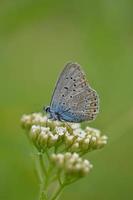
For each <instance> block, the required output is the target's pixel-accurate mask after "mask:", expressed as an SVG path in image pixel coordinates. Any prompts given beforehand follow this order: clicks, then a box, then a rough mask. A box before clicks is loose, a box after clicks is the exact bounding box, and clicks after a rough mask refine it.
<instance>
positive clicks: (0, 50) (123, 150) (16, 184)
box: [0, 0, 133, 200]
mask: <svg viewBox="0 0 133 200" xmlns="http://www.w3.org/2000/svg"><path fill="white" fill-rule="evenodd" d="M67 61H76V62H78V63H80V64H81V65H82V67H83V68H84V70H85V72H86V74H87V78H88V80H89V82H90V83H91V85H92V86H93V87H94V88H95V89H96V90H97V91H98V93H99V95H100V101H101V103H100V106H101V108H100V110H101V111H100V114H99V116H98V118H97V119H96V121H95V122H93V123H91V124H90V126H92V127H97V128H99V129H101V130H102V132H103V133H104V134H107V135H108V136H109V143H108V145H107V146H106V147H105V148H104V149H103V150H101V151H96V152H94V153H91V154H89V155H88V158H89V159H90V161H91V162H92V163H93V165H94V168H93V170H92V172H91V173H90V175H89V176H88V177H87V178H85V179H83V180H81V181H80V182H77V183H75V184H74V185H73V186H70V187H68V188H66V190H65V192H64V193H63V195H62V197H61V199H63V200H67V199H76V200H80V199H84V200H89V199H95V200H96V199H100V200H112V199H114V200H125V199H129V200H130V199H133V159H132V157H133V156H132V154H133V148H132V147H133V142H132V140H133V133H132V132H133V131H132V130H133V123H132V121H133V1H132V0H117V1H115V0H100V1H96V0H94V1H89V0H79V1H78V0H71V1H70V0H67V1H65V0H57V1H50V0H46V1H45V0H36V1H35V0H1V1H0V93H1V95H0V127H1V131H0V199H4V200H17V199H19V200H23V199H25V200H36V199H37V196H38V190H39V186H38V183H37V180H36V177H35V175H34V170H33V162H32V158H31V146H30V145H29V142H28V140H27V138H26V136H25V134H24V131H23V130H21V127H20V117H21V115H22V114H23V113H31V112H39V111H41V110H42V107H43V106H44V105H48V104H49V101H50V98H51V93H52V90H53V88H54V85H55V82H56V79H57V77H58V74H59V72H60V71H61V70H62V68H63V65H64V64H65V63H66V62H67Z"/></svg>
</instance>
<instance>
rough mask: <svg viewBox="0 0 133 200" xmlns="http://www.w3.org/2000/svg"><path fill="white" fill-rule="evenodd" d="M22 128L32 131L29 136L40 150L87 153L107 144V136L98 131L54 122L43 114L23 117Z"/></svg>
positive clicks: (77, 125) (78, 125) (76, 124)
mask: <svg viewBox="0 0 133 200" xmlns="http://www.w3.org/2000/svg"><path fill="white" fill-rule="evenodd" d="M21 122H22V127H23V128H24V129H27V130H30V132H29V136H30V139H31V140H32V141H33V143H34V144H35V146H36V147H37V148H38V149H39V150H46V149H47V148H51V147H56V150H59V151H60V149H64V150H65V151H69V152H77V153H81V154H82V153H86V152H88V151H92V150H95V149H100V148H102V147H104V146H105V144H106V143H107V136H103V135H101V132H100V131H99V130H98V129H94V128H90V127H88V126H87V127H86V128H85V129H82V128H81V126H80V124H78V123H65V122H59V121H52V120H49V119H48V118H47V116H43V115H42V114H41V113H33V114H30V115H23V116H22V119H21Z"/></svg>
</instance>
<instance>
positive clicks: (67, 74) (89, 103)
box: [45, 62, 99, 123]
mask: <svg viewBox="0 0 133 200" xmlns="http://www.w3.org/2000/svg"><path fill="white" fill-rule="evenodd" d="M45 111H46V113H48V114H49V119H53V120H59V121H67V122H74V123H79V122H83V121H89V120H94V119H95V118H96V116H97V114H98V111H99V98H98V95H97V92H96V91H95V90H93V89H92V88H91V87H90V85H89V84H88V82H87V80H86V78H85V74H84V72H83V71H82V70H81V68H80V65H79V64H77V63H72V62H71V63H67V64H66V65H65V67H64V70H63V71H62V73H61V74H60V77H59V79H58V81H57V83H56V86H55V89H54V92H53V96H52V99H51V103H50V106H48V107H46V108H45Z"/></svg>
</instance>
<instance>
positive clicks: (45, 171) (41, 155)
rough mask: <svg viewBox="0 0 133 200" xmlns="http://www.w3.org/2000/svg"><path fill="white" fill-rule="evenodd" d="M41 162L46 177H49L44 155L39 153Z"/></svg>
mask: <svg viewBox="0 0 133 200" xmlns="http://www.w3.org/2000/svg"><path fill="white" fill-rule="evenodd" d="M39 162H40V166H41V168H42V171H43V173H44V175H45V176H46V177H47V170H46V167H45V165H44V162H43V154H42V153H39Z"/></svg>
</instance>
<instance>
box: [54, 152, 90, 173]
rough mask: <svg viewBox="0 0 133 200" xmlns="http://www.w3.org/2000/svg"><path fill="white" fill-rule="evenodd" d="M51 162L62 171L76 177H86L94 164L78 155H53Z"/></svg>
mask: <svg viewBox="0 0 133 200" xmlns="http://www.w3.org/2000/svg"><path fill="white" fill-rule="evenodd" d="M51 160H52V162H53V163H54V164H55V165H56V166H57V167H58V168H59V169H60V170H61V169H62V170H64V171H65V173H66V174H71V175H74V176H85V175H87V174H88V173H89V172H90V170H91V169H92V164H90V162H89V161H88V160H86V159H82V158H81V157H80V156H79V155H78V154H77V153H65V154H52V156H51Z"/></svg>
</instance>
